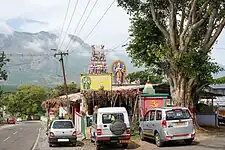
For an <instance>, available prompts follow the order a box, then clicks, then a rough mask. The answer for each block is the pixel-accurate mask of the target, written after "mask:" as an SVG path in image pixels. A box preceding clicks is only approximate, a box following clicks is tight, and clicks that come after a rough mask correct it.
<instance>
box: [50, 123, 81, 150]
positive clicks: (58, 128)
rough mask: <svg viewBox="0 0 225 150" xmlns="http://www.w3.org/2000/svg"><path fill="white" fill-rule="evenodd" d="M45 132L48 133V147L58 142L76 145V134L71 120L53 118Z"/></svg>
mask: <svg viewBox="0 0 225 150" xmlns="http://www.w3.org/2000/svg"><path fill="white" fill-rule="evenodd" d="M46 134H47V135H48V143H49V147H52V146H53V145H54V144H60V143H68V144H72V145H73V146H76V143H77V134H76V129H75V127H74V124H73V122H72V121H71V120H54V121H53V122H52V123H51V125H50V128H49V131H48V132H47V133H46Z"/></svg>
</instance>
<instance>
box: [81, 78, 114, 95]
mask: <svg viewBox="0 0 225 150" xmlns="http://www.w3.org/2000/svg"><path fill="white" fill-rule="evenodd" d="M80 83H81V86H80V87H81V91H83V90H99V89H101V88H104V90H106V91H110V90H112V74H81V82H80Z"/></svg>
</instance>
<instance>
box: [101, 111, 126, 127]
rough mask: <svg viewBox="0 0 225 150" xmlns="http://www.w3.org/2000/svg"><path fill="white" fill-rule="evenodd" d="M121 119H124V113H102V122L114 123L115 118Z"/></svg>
mask: <svg viewBox="0 0 225 150" xmlns="http://www.w3.org/2000/svg"><path fill="white" fill-rule="evenodd" d="M117 119H120V120H122V121H124V115H123V113H112V114H103V115H102V123H103V124H108V123H112V122H113V121H114V120H117Z"/></svg>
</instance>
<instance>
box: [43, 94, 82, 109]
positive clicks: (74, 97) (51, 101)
mask: <svg viewBox="0 0 225 150" xmlns="http://www.w3.org/2000/svg"><path fill="white" fill-rule="evenodd" d="M68 99H69V101H70V102H77V101H78V100H83V99H84V96H83V94H81V93H74V94H69V95H68ZM66 103H67V99H66V95H63V96H60V97H57V98H52V99H48V100H45V101H44V102H43V103H42V107H43V108H48V107H49V105H51V104H53V105H55V104H56V105H65V104H66Z"/></svg>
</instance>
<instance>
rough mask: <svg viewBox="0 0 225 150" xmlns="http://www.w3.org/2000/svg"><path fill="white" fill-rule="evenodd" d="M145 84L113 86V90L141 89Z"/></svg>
mask: <svg viewBox="0 0 225 150" xmlns="http://www.w3.org/2000/svg"><path fill="white" fill-rule="evenodd" d="M144 87H145V85H127V86H113V87H112V90H113V91H121V90H131V89H133V90H135V89H140V88H144Z"/></svg>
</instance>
